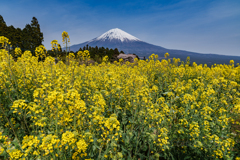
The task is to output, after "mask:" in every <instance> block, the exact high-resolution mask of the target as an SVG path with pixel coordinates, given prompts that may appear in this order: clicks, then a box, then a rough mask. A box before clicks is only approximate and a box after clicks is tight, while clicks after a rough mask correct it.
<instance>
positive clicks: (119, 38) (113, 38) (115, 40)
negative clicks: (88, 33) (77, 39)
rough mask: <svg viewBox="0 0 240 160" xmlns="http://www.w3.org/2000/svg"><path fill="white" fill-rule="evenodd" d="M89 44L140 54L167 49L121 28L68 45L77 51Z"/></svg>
mask: <svg viewBox="0 0 240 160" xmlns="http://www.w3.org/2000/svg"><path fill="white" fill-rule="evenodd" d="M86 45H89V46H91V47H95V46H98V47H105V48H106V47H108V48H109V49H110V48H112V49H115V48H118V50H119V51H121V50H122V51H123V52H124V53H135V54H138V55H140V56H142V55H144V54H149V55H151V54H152V53H155V52H156V51H158V52H165V53H166V52H167V49H165V48H163V47H160V46H155V45H152V44H149V43H146V42H143V41H141V40H140V39H138V38H136V37H134V36H132V35H130V34H128V33H127V32H124V31H123V30H121V29H118V28H115V29H111V30H109V31H107V32H105V33H104V34H102V35H101V36H99V37H97V38H94V39H92V40H90V41H87V42H84V43H81V44H76V45H72V46H71V47H70V49H71V51H74V52H76V51H78V50H79V48H80V47H83V46H86Z"/></svg>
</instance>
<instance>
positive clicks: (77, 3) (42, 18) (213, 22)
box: [0, 0, 240, 56]
mask: <svg viewBox="0 0 240 160" xmlns="http://www.w3.org/2000/svg"><path fill="white" fill-rule="evenodd" d="M0 15H2V16H3V18H4V20H5V22H6V23H7V25H13V26H14V27H19V28H22V29H23V28H24V27H25V25H26V24H27V23H29V24H30V23H31V19H32V17H33V16H35V17H36V18H37V19H38V21H39V24H40V27H41V31H42V32H43V35H44V42H43V44H44V45H45V46H46V48H47V49H50V48H51V44H50V42H51V41H52V40H54V39H56V40H58V41H59V42H60V44H61V45H62V41H61V34H62V32H63V31H67V32H68V33H69V36H70V40H71V45H73V44H79V43H83V42H85V41H88V40H91V39H93V38H95V37H98V36H100V35H101V34H103V33H104V32H106V31H108V30H110V29H113V28H120V29H122V30H123V31H125V32H127V33H129V34H131V35H133V36H135V37H137V38H139V39H141V40H142V41H145V42H148V43H151V44H154V45H158V46H162V47H165V48H168V49H181V50H187V51H194V52H198V53H215V54H223V55H237V56H240V0H131V1H129V0H119V1H117V0H116V1H115V0H102V1H101V0H68V1H66V0H61V1H57V0H5V1H1V2H0Z"/></svg>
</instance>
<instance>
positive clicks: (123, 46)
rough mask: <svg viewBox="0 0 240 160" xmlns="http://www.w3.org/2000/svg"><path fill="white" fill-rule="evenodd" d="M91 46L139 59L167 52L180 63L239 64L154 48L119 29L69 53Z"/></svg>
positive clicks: (222, 57)
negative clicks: (131, 55)
mask: <svg viewBox="0 0 240 160" xmlns="http://www.w3.org/2000/svg"><path fill="white" fill-rule="evenodd" d="M86 45H88V46H91V47H95V46H98V47H105V48H107V47H108V48H109V49H111V48H112V49H115V48H118V50H119V51H121V50H122V51H123V52H124V53H135V54H137V55H138V56H139V57H140V58H143V56H146V58H148V56H150V55H151V54H153V53H155V54H158V55H159V59H162V58H164V54H165V53H166V52H168V53H169V54H170V58H173V57H175V58H180V59H181V60H182V61H185V60H186V58H187V57H188V56H189V57H190V59H191V62H196V63H197V64H199V63H201V64H205V63H206V64H208V65H212V64H214V63H217V64H223V63H226V64H229V61H230V60H232V59H233V60H234V61H235V62H236V63H240V57H238V56H225V55H218V54H202V53H196V52H189V51H184V50H173V49H166V48H163V47H161V46H156V45H153V44H149V43H147V42H144V41H141V40H140V39H138V38H136V37H134V36H132V35H130V34H128V33H127V32H124V31H123V30H121V29H118V28H115V29H111V30H109V31H107V32H105V33H104V34H102V35H100V36H99V37H96V38H94V39H92V40H90V41H87V42H84V43H81V44H76V45H72V46H70V50H71V51H74V52H76V51H78V50H79V49H80V48H83V47H84V46H86Z"/></svg>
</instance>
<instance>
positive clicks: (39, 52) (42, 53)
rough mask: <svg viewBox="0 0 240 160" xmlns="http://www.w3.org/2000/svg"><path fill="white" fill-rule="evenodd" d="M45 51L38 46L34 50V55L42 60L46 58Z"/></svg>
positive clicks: (42, 47) (41, 46)
mask: <svg viewBox="0 0 240 160" xmlns="http://www.w3.org/2000/svg"><path fill="white" fill-rule="evenodd" d="M46 53H47V50H46V48H45V47H44V46H43V45H40V46H38V47H37V48H36V49H35V54H36V56H37V57H40V58H43V57H46Z"/></svg>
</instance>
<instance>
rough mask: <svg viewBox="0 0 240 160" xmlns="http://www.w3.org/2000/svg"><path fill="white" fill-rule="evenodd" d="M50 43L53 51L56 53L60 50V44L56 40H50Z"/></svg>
mask: <svg viewBox="0 0 240 160" xmlns="http://www.w3.org/2000/svg"><path fill="white" fill-rule="evenodd" d="M51 44H52V51H53V52H55V51H56V52H57V53H58V51H60V45H59V43H58V40H52V42H51Z"/></svg>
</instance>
